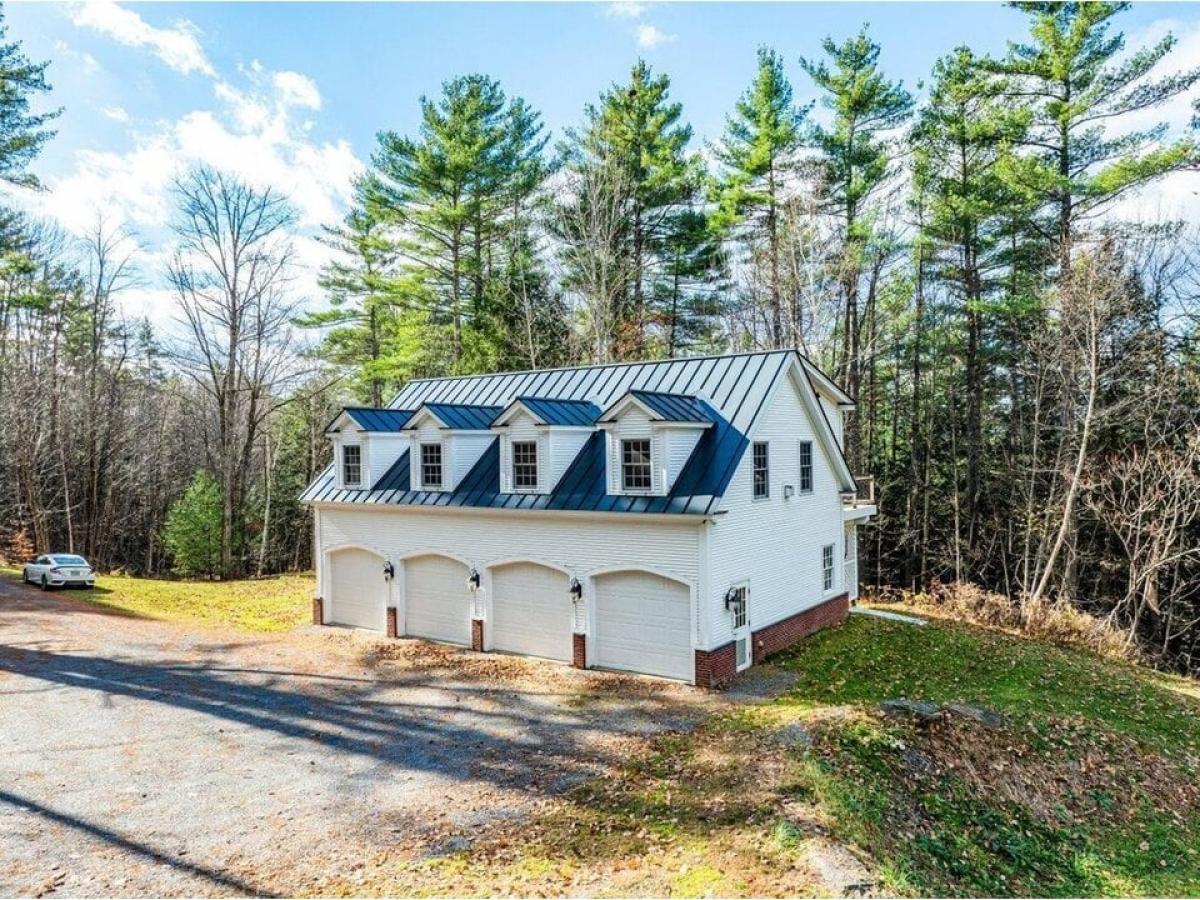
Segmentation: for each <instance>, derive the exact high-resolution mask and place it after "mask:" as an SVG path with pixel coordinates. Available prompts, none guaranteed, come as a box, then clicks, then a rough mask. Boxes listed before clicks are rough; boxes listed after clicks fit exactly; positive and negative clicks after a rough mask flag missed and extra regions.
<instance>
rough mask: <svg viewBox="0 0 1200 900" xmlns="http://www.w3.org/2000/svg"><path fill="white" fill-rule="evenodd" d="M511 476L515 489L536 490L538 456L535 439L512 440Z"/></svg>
mask: <svg viewBox="0 0 1200 900" xmlns="http://www.w3.org/2000/svg"><path fill="white" fill-rule="evenodd" d="M512 469H513V470H512V476H513V487H514V488H515V489H516V490H519V491H521V490H525V491H530V490H537V486H538V458H537V442H536V441H513V445H512Z"/></svg>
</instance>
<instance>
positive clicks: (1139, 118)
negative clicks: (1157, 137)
mask: <svg viewBox="0 0 1200 900" xmlns="http://www.w3.org/2000/svg"><path fill="white" fill-rule="evenodd" d="M1168 33H1170V34H1173V35H1174V36H1175V39H1176V41H1177V43H1176V44H1175V48H1174V49H1173V50H1172V51H1171V52H1170V53H1168V54H1167V55H1166V58H1164V59H1163V61H1162V62H1160V63H1159V64H1158V66H1156V67H1155V69H1154V71H1153V72H1151V73H1150V78H1161V77H1163V76H1165V75H1171V74H1175V73H1177V72H1180V71H1182V70H1185V69H1190V68H1192V67H1194V66H1195V65H1196V61H1197V60H1200V22H1182V21H1180V20H1178V19H1157V20H1155V21H1153V22H1151V23H1150V24H1149V25H1147V26H1145V27H1144V28H1141V29H1139V30H1137V31H1135V32H1132V33H1130V34H1129V35H1127V36H1126V39H1125V47H1126V55H1129V54H1131V53H1133V52H1135V51H1137V50H1140V49H1143V48H1145V47H1151V46H1153V45H1155V44H1157V43H1158V42H1159V41H1160V40H1162V39H1163V38H1164V37H1166V36H1167V34H1168ZM1198 96H1200V88H1198V87H1196V86H1193V87H1192V89H1191V90H1190V91H1185V92H1184V93H1181V94H1176V95H1175V96H1174V97H1172V98H1171V99H1170V100H1167V101H1166V102H1165V103H1163V104H1161V105H1159V106H1153V107H1149V108H1147V109H1142V110H1138V111H1137V112H1133V113H1129V114H1128V115H1124V116H1121V117H1120V118H1118V119H1114V120H1113V121H1112V125H1111V128H1112V133H1113V134H1127V133H1128V132H1130V131H1141V130H1144V129H1149V128H1153V127H1154V126H1156V125H1157V124H1159V123H1160V122H1165V123H1166V125H1167V129H1168V133H1169V134H1171V135H1172V136H1179V135H1182V134H1185V133H1186V132H1187V128H1188V123H1189V121H1190V119H1191V117H1192V113H1193V109H1192V102H1193V101H1194V100H1195V99H1196V98H1197V97H1198Z"/></svg>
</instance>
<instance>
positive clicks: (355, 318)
mask: <svg viewBox="0 0 1200 900" xmlns="http://www.w3.org/2000/svg"><path fill="white" fill-rule="evenodd" d="M369 193H370V186H369V182H368V181H367V179H365V178H364V179H359V181H358V182H356V184H355V202H354V206H353V208H352V209H351V210H350V212H349V213H347V215H346V217H345V219H344V220H343V221H342V224H341V225H337V226H332V227H327V228H326V229H325V235H324V238H323V241H324V243H326V244H327V245H328V246H329V247H330V248H331V249H333V250H334V251H335V252H336V253H337V257H336V258H335V259H334V260H333V261H332V262H330V263H329V264H328V265H326V266H325V268H324V269H323V270H322V271H321V276H320V285H321V287H322V288H323V289H324V290H325V291H326V293H327V295H328V297H329V302H330V308H329V309H327V310H321V311H318V312H312V313H308V314H307V315H305V316H303V317H302V318H301V319H300V320H299V323H300V324H301V325H303V326H305V327H309V328H319V329H322V330H323V332H324V333H323V335H322V339H321V343H320V345H319V346H318V348H317V351H316V354H317V355H318V356H319V357H320V358H321V359H323V360H325V361H327V362H331V363H333V364H334V365H336V366H339V367H343V368H346V369H348V370H349V371H350V372H351V375H352V379H353V382H352V383H353V384H354V388H355V392H356V393H357V394H358V395H359V396H360V398H361V399H362V400H365V401H366V402H368V403H370V404H371V405H372V406H382V405H383V403H384V394H385V392H386V391H388V390H390V389H393V388H395V387H396V386H397V382H398V381H399V380H400V379H401V378H402V377H404V376H406V375H410V374H412V371H411V368H407V367H405V366H404V365H403V364H402V363H401V364H398V361H397V360H396V359H395V358H394V355H393V350H394V349H395V348H394V347H393V346H392V345H393V343H394V341H395V337H396V331H397V328H398V327H399V322H400V317H401V315H402V314H403V313H404V312H405V311H407V310H409V309H411V307H412V306H413V305H414V303H416V302H419V290H420V289H419V285H417V284H414V283H413V281H412V280H411V279H397V278H396V277H394V276H393V274H392V273H393V267H394V264H395V261H396V252H395V249H394V247H393V245H392V242H391V241H390V240H389V239H388V237H387V234H386V232H385V228H384V226H383V223H382V221H381V220H380V217H379V216H377V215H375V214H374V211H373V210H372V209H371V208H370V205H369V203H368V200H367V198H368V194H369Z"/></svg>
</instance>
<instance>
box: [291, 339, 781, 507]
mask: <svg viewBox="0 0 1200 900" xmlns="http://www.w3.org/2000/svg"><path fill="white" fill-rule="evenodd" d="M794 353H795V351H792V350H777V351H767V352H761V353H747V354H740V355H731V356H718V357H706V358H700V359H676V360H666V361H662V362H645V363H620V364H612V365H603V366H591V367H586V368H580V369H557V370H549V371H543V372H515V373H505V374H497V375H485V376H469V377H463V378H445V379H427V380H421V381H413V382H410V383H409V384H408V385H406V386H405V387H404V389H403V390H401V391H400V393H399V394H398V395H397V397H396V399H395V400H394V401H393V403H392V406H393V407H394V408H398V409H400V408H405V409H416V408H419V407H421V406H422V405H424V406H427V407H429V409H430V410H431V411H432V412H434V413H435V415H438V417H439V418H442V415H441V414H440V413H439V412H438V411H437V410H436V409H435V407H439V408H443V410H444V408H446V407H450V408H461V407H467V409H470V410H481V409H482V408H490V409H491V412H490V414H489V415H488V422H489V423H490V422H491V421H492V420H494V419H495V417H496V415H498V414H499V412H500V411H501V410H502V409H503V407H504V406H507V405H508V404H509V403H511V402H512V401H513V400H515V399H517V398H518V397H534V398H536V399H540V400H558V401H587V402H590V403H593V404H595V405H596V406H597V407H598V408H607V407H608V406H610V405H611V404H612V402H613V401H614V400H616V399H617V398H619V397H621V396H623V395H624V394H626V393H628V392H629V391H631V390H637V391H643V392H649V393H656V394H660V395H661V394H666V395H674V396H675V398H676V399H677V400H685V399H686V400H687V401H688V402H687V404H686V407H687V408H689V409H690V410H691V411H690V412H689V413H688V415H696V414H698V411H699V412H702V413H703V414H704V415H705V416H706V418H704V419H701V420H700V421H711V422H713V427H712V428H709V429H707V430H706V431H705V432H704V434H703V435H702V436H701V438H700V440H699V441H698V442H697V444H696V447H695V449H694V450H693V452H692V455H691V456H690V457H689V459H688V461H687V463H686V464H685V465H684V468H683V470H682V471H681V472H680V474H679V477H678V478H677V479H676V482H675V485H674V487H673V488H672V490H671V493H670V494H669V495H667V496H665V497H647V496H626V495H611V494H608V493H607V487H606V484H605V464H604V440H603V435H601V434H599V433H597V434H594V435H592V436H591V438H589V439H588V441H587V443H586V444H585V445H584V447H583V449H582V450H581V451H580V452H579V454H578V455H577V456H576V458H575V460H574V461H573V462H572V463H571V465H570V466H569V467H568V468H567V470H566V472H565V473H564V474H563V477H562V478H561V479H560V480H559V483H558V484H557V485H555V487H554V489H553V490H552V491H551V492H550V493H549V494H501V493H500V492H499V442H498V441H492V443H491V444H490V445H489V446H488V448H487V450H486V451H485V452H484V454H483V456H482V457H481V458H480V459H479V460H478V461H477V462H476V464H475V466H474V467H473V468H472V469H471V471H470V472H468V473H467V475H466V476H465V477H464V479H463V481H462V483H461V484H460V485H459V486H458V488H457V489H456V490H454V491H447V492H427V491H412V490H410V487H411V485H410V484H409V482H408V478H409V475H408V473H409V467H408V454H407V453H405V454H404V455H403V456H401V458H400V459H399V460H397V462H396V463H395V464H394V465H393V466H392V467H391V468H390V469H389V470H388V472H387V473H385V474H384V475H383V476H382V477H381V478H380V479H379V481H377V482H376V484H375V485H373V486H372V488H371V489H370V490H363V491H348V490H341V489H338V488H337V487H336V483H335V481H334V478H333V470H332V467H330V468H329V469H327V470H326V471H325V472H324V473H322V475H321V476H320V477H318V479H317V480H316V481H314V482H313V484H312V485H311V486H310V487H309V488H308V490H306V491H305V493H304V495H303V497H302V500H303V501H305V502H316V503H321V502H330V503H353V502H358V503H384V504H403V505H420V506H484V507H492V508H503V509H573V510H590V511H611V512H645V513H690V514H703V515H707V514H711V513H713V512H715V511H717V509H718V507H719V503H720V498H721V495H722V494H723V493H724V491H725V489H726V488H727V486H728V484H729V481H730V480H731V479H732V477H733V474H734V472H735V471H736V469H737V465H738V463H739V462H740V461H741V458H742V455H743V453H744V452H745V449H746V446H747V444H748V438H747V434H748V433H749V432H750V430H751V429H752V427H753V424H754V422H755V420H756V419H757V418H758V415H759V413H760V412H761V411H762V408H763V406H764V405H765V402H766V398H767V396H768V394H769V392H770V389H771V387H772V386H773V385H774V383H775V381H776V379H777V378H778V376H779V375H780V373H781V372H783V370H784V369H785V367H786V366H787V365H788V363H789V362H790V361H791V360H792V359H793V358H794ZM698 394H702V395H703V396H704V397H705V398H708V399H707V400H702V399H699V398H698V397H697V396H696V395H698ZM479 415H480V418H481V417H482V413H479ZM464 416H467V417H468V418H469V417H470V414H467V413H464ZM442 421H446V422H447V424H449V422H448V421H447V420H446V419H444V418H442ZM688 421H694V419H689V420H688ZM483 427H486V425H485V426H483Z"/></svg>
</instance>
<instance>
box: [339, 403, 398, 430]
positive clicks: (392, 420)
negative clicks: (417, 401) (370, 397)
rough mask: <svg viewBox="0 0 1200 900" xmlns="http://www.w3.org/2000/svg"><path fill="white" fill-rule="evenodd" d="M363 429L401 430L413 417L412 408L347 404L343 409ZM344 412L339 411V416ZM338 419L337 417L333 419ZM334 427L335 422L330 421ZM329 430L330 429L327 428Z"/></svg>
mask: <svg viewBox="0 0 1200 900" xmlns="http://www.w3.org/2000/svg"><path fill="white" fill-rule="evenodd" d="M342 412H344V413H345V414H346V415H348V416H349V417H350V418H351V419H353V420H354V422H355V424H357V425H358V426H359V427H360V428H362V429H363V431H399V430H400V429H402V428H403V427H404V423H405V422H407V421H408V420H409V419H411V418H412V410H410V409H376V408H375V407H371V406H347V407H346V408H345V409H343V410H342ZM341 414H342V413H338V418H340V417H341ZM333 421H334V422H336V421H337V418H335V419H334V420H333ZM330 427H333V423H332V422H331V423H330ZM326 430H327V431H328V429H326Z"/></svg>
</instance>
